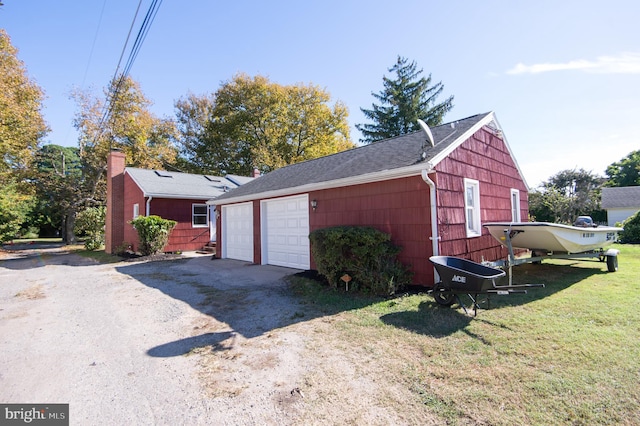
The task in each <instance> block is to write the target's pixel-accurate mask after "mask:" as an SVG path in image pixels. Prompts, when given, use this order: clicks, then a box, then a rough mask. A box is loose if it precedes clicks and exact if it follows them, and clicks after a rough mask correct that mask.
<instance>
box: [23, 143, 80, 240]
mask: <svg viewBox="0 0 640 426" xmlns="http://www.w3.org/2000/svg"><path fill="white" fill-rule="evenodd" d="M35 165H36V167H35V168H34V169H33V171H32V173H31V174H30V180H31V182H33V183H34V185H35V188H36V196H37V200H38V202H37V204H36V206H34V209H33V210H32V212H31V214H30V216H31V219H30V221H31V224H32V225H35V226H37V227H38V228H39V229H40V233H41V234H45V235H46V234H52V233H56V234H58V232H61V234H60V235H61V236H62V237H63V240H64V241H67V240H69V241H68V242H69V243H71V242H73V241H74V240H75V235H74V234H73V233H72V232H70V231H73V222H74V218H75V212H76V211H77V210H78V208H77V207H78V202H79V201H80V200H84V194H85V192H86V190H85V188H84V180H83V168H82V161H81V159H80V157H79V149H78V148H74V147H63V146H60V145H53V144H50V145H44V146H43V147H42V148H41V149H40V150H39V151H38V154H37V156H36V163H35ZM69 227H71V229H69Z"/></svg>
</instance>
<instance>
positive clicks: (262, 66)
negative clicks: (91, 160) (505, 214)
mask: <svg viewBox="0 0 640 426" xmlns="http://www.w3.org/2000/svg"><path fill="white" fill-rule="evenodd" d="M3 3H4V6H2V7H0V27H2V28H4V29H5V30H6V31H7V33H8V34H9V36H10V37H11V39H12V43H13V45H14V46H16V47H17V48H18V49H19V54H18V56H19V58H20V59H21V60H22V61H23V62H24V63H25V65H26V67H27V71H28V73H29V75H30V76H31V77H32V78H33V79H34V80H36V82H37V83H38V84H39V85H40V86H41V87H42V88H43V90H44V91H45V93H46V96H47V99H46V100H45V110H44V114H45V119H46V120H47V122H48V123H49V125H50V127H51V128H52V132H51V133H50V134H49V135H48V137H47V138H46V140H47V141H50V142H51V143H55V144H60V145H67V146H75V145H76V133H75V130H74V129H73V126H72V119H73V115H74V113H75V111H76V106H75V104H74V102H73V101H72V100H70V99H69V94H70V92H71V91H72V90H73V89H74V88H82V89H92V90H94V91H95V93H102V88H103V87H105V86H106V85H107V83H108V81H109V80H110V79H111V77H112V76H113V74H114V72H115V69H116V65H117V63H118V59H119V57H120V54H121V52H122V50H123V46H124V43H125V40H126V37H127V33H128V31H129V28H130V27H131V23H132V20H133V16H134V14H135V10H136V8H137V6H138V2H136V1H133V0H129V1H126V0H85V1H70V0H61V1H56V2H53V1H43V0H32V1H31V0H3ZM150 4H151V0H142V2H141V7H140V15H139V18H138V21H137V22H136V23H135V24H134V34H135V33H136V32H137V30H138V29H139V28H140V25H141V19H142V17H143V16H144V13H145V12H146V10H147V9H148V8H149V5H150ZM638 16H640V2H637V1H635V0H628V1H616V0H612V1H609V2H602V1H591V0H586V1H546V0H542V1H540V0H536V1H529V2H523V1H509V0H503V1H493V0H488V1H482V2H476V1H455V0H454V1H450V2H437V1H427V0H422V1H417V0H415V1H412V0H395V1H393V2H390V1H377V0H369V1H360V0H358V1H349V0H342V1H336V0H323V1H313V0H310V1H306V2H301V1H278V0H273V1H270V2H259V1H246V0H235V1H234V2H219V1H211V0H191V1H186V2H185V1H175V0H165V1H163V2H162V4H161V6H160V8H159V11H158V13H157V15H156V18H155V21H154V22H153V25H152V26H151V29H150V31H149V33H148V35H147V37H146V39H145V41H144V44H143V45H142V49H141V51H140V53H139V54H138V56H137V59H136V61H135V63H134V64H133V68H132V70H131V76H132V77H133V78H134V79H136V80H137V81H139V82H140V84H141V86H142V90H143V92H144V93H145V94H146V96H147V97H148V98H149V99H151V100H152V101H153V102H154V105H153V107H152V111H153V112H154V113H155V114H156V115H158V116H165V117H173V116H174V106H173V105H174V102H175V100H176V99H178V98H180V97H183V96H185V95H186V94H188V93H189V92H192V93H196V94H204V93H211V92H214V91H215V90H216V89H217V88H218V87H219V86H220V83H221V82H224V81H227V80H229V79H231V78H232V77H233V76H234V75H235V74H236V73H238V72H244V73H247V74H249V75H256V74H260V75H264V76H267V77H269V78H270V79H271V80H272V81H274V82H277V83H280V84H294V83H298V82H301V83H305V84H308V83H313V84H315V85H318V86H320V87H322V88H324V89H326V90H327V91H328V92H329V93H330V94H331V96H332V98H333V101H336V100H340V101H341V102H343V103H345V104H346V105H347V107H348V108H349V112H350V114H349V121H350V124H351V126H352V132H351V137H352V139H353V140H354V141H358V139H359V138H360V137H361V135H360V133H359V132H358V131H357V130H356V129H355V124H357V123H364V122H366V120H365V118H364V116H363V115H362V113H361V111H360V108H361V107H364V108H370V107H371V103H372V102H374V98H373V97H372V96H371V92H376V93H377V92H379V91H380V90H381V89H382V77H383V75H385V74H388V73H387V69H388V68H389V67H391V66H392V65H393V64H394V62H395V61H396V58H397V56H398V55H401V56H404V57H407V58H409V59H411V60H415V61H416V62H417V63H418V66H419V67H420V68H422V69H424V72H425V74H429V73H430V74H431V75H432V78H433V81H434V82H438V81H442V83H443V84H444V86H445V89H444V93H443V96H442V99H444V98H445V97H446V96H449V95H454V97H455V99H454V104H455V106H454V108H453V110H452V111H451V112H450V113H449V114H448V115H447V116H446V117H445V121H454V120H457V119H461V118H465V117H468V116H470V115H474V114H477V113H482V112H487V111H495V112H496V115H497V117H498V120H499V121H500V124H501V125H502V127H503V129H504V132H505V135H506V137H507V140H508V142H509V144H510V146H511V148H512V150H513V152H514V154H515V157H516V160H517V161H518V163H519V165H520V168H521V169H522V171H523V173H524V176H525V178H526V180H527V183H528V184H529V185H530V186H531V187H535V186H537V185H538V184H539V183H540V182H541V181H543V180H546V179H548V178H549V177H550V176H552V175H554V174H556V173H557V172H559V171H561V170H565V169H574V168H584V169H586V170H589V171H592V172H594V173H596V174H599V175H604V170H605V169H606V167H607V166H608V165H609V164H611V163H612V162H615V161H619V160H620V159H622V158H624V157H626V156H627V155H628V154H629V153H630V152H631V151H633V150H637V149H640V137H639V136H638V135H640V31H639V30H638V27H637V19H638ZM127 55H128V51H127V53H125V59H126V57H127Z"/></svg>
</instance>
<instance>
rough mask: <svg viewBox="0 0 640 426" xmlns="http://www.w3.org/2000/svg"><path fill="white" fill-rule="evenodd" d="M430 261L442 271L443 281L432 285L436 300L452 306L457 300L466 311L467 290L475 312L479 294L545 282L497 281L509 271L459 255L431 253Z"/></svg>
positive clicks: (517, 290) (519, 290)
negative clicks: (507, 283) (464, 298)
mask: <svg viewBox="0 0 640 426" xmlns="http://www.w3.org/2000/svg"><path fill="white" fill-rule="evenodd" d="M429 261H430V262H431V263H432V264H433V266H434V267H435V268H436V271H438V275H440V281H439V282H437V283H436V284H435V285H434V286H433V289H432V294H433V298H434V299H435V301H436V302H437V303H438V304H439V305H442V306H451V305H452V304H453V302H454V301H455V300H458V303H459V304H460V306H462V308H463V309H464V311H465V312H467V309H466V307H465V306H464V304H463V303H462V301H461V300H460V296H459V295H461V294H466V295H468V296H469V298H470V299H471V300H472V302H473V308H474V315H475V314H477V312H478V308H479V306H478V302H477V298H478V295H479V294H487V295H489V294H500V295H505V294H511V293H526V292H527V290H526V288H527V287H544V284H519V285H503V286H500V285H496V280H497V279H498V278H502V277H504V276H505V275H506V273H505V272H504V271H502V270H500V269H496V268H492V267H489V266H485V265H482V264H480V263H476V262H472V261H470V260H467V259H461V258H459V257H453V256H431V257H430V258H429Z"/></svg>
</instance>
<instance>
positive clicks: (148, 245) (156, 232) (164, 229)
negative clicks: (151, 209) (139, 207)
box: [129, 215, 178, 256]
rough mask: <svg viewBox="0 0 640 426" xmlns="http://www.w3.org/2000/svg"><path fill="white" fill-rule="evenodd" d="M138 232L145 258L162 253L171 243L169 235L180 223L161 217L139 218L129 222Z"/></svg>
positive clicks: (141, 250)
mask: <svg viewBox="0 0 640 426" xmlns="http://www.w3.org/2000/svg"><path fill="white" fill-rule="evenodd" d="M129 223H130V224H131V225H133V227H134V228H135V230H136V231H137V232H138V239H139V240H140V253H141V254H142V255H143V256H149V255H151V254H156V253H160V252H161V251H162V249H163V248H164V246H166V245H167V243H168V242H169V234H170V233H171V231H172V230H173V228H174V227H175V226H176V224H177V223H178V222H176V221H175V220H169V219H163V218H161V217H160V216H154V215H151V216H138V217H137V218H135V219H133V220H132V221H131V222H129Z"/></svg>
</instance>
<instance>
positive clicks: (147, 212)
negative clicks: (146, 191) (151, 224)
mask: <svg viewBox="0 0 640 426" xmlns="http://www.w3.org/2000/svg"><path fill="white" fill-rule="evenodd" d="M151 200H153V197H152V196H151V195H149V198H147V207H146V209H147V210H146V214H145V216H147V217H149V215H150V214H151Z"/></svg>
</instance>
